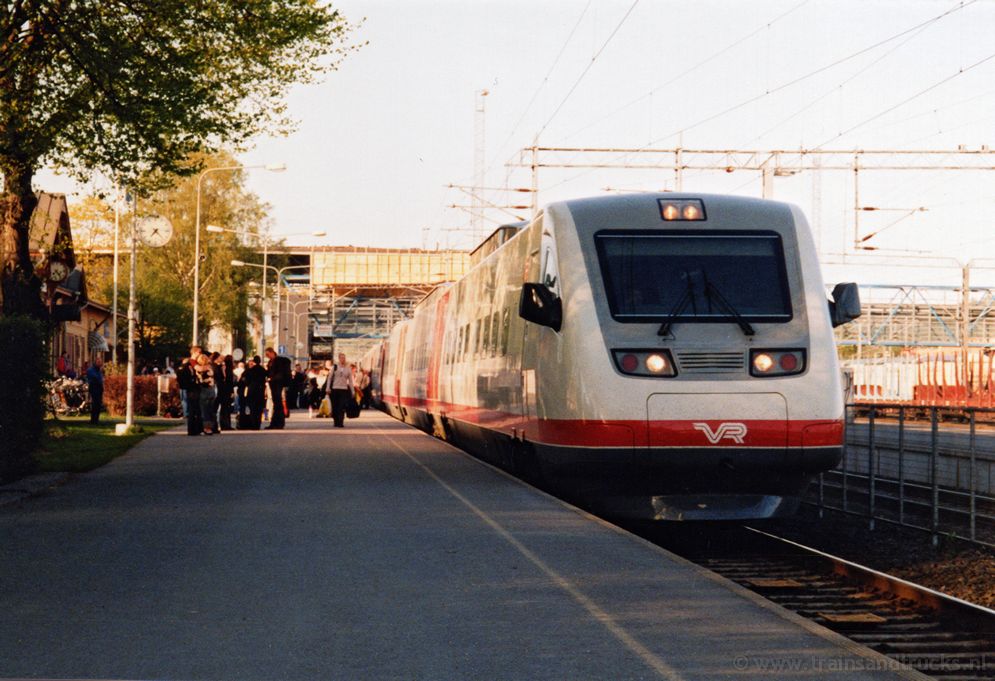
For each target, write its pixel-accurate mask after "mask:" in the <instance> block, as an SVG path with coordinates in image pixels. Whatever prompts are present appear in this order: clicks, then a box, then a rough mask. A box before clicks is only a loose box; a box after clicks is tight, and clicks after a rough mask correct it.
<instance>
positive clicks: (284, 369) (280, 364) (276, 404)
mask: <svg viewBox="0 0 995 681" xmlns="http://www.w3.org/2000/svg"><path fill="white" fill-rule="evenodd" d="M266 359H267V361H268V363H267V365H266V376H267V378H269V391H270V395H271V396H272V398H273V413H272V414H270V419H269V425H268V426H266V430H281V429H282V428H283V426H284V424H285V423H286V418H287V404H286V396H285V392H286V389H287V385H288V384H289V383H290V373H291V370H290V358H289V357H284V356H282V355H278V354H276V350H274V349H273V348H266Z"/></svg>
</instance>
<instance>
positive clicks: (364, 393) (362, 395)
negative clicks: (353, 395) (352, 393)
mask: <svg viewBox="0 0 995 681" xmlns="http://www.w3.org/2000/svg"><path fill="white" fill-rule="evenodd" d="M356 389H357V390H358V391H359V405H360V406H361V407H362V408H363V409H369V408H370V397H371V393H370V390H371V386H370V372H369V371H367V370H366V369H362V368H361V369H360V370H359V385H357V386H356Z"/></svg>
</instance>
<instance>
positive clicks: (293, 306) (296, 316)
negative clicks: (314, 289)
mask: <svg viewBox="0 0 995 681" xmlns="http://www.w3.org/2000/svg"><path fill="white" fill-rule="evenodd" d="M301 305H307V308H306V309H305V311H304V312H298V311H297V308H298V307H300V306H301ZM287 308H288V310H289V311H290V319H291V320H292V321H291V325H292V326H291V328H290V330H292V331H293V333H291V334H290V335H289V337H288V340H289V339H290V338H293V339H294V359H295V360H297V361H300V357H299V356H298V355H297V352H296V351H297V348H298V346H299V345H300V330H301V323H300V318H301V315H305V316H306V315H307V314H309V313H310V311H311V299H310V298H309V299H307V300H298V301H297V302H296V303H291V302H290V299H289V296H288V299H287ZM310 355H311V353H310V352H308V357H309V358H310Z"/></svg>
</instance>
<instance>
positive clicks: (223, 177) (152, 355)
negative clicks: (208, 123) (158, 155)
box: [70, 153, 269, 362]
mask: <svg viewBox="0 0 995 681" xmlns="http://www.w3.org/2000/svg"><path fill="white" fill-rule="evenodd" d="M188 162H189V163H190V164H191V165H193V166H202V167H206V168H219V167H231V166H235V165H237V162H236V161H235V159H234V158H233V157H232V156H231V154H228V153H221V154H212V155H210V156H194V157H192V158H190V159H189V160H188ZM200 204H201V234H200V247H201V249H200V252H201V276H200V313H201V321H202V322H206V323H202V327H203V328H207V327H210V326H215V327H221V328H222V329H223V330H224V331H226V332H230V333H232V334H234V335H236V336H241V335H242V334H244V333H245V332H246V326H247V324H248V319H247V314H246V310H247V309H248V305H249V291H250V290H252V289H253V287H254V286H255V283H256V282H257V281H261V275H260V270H259V269H258V268H251V269H249V268H234V267H232V265H231V261H232V260H254V259H255V258H254V257H253V256H252V255H251V254H252V253H253V251H254V249H255V248H257V244H258V238H257V237H256V236H255V235H257V234H259V233H265V231H266V229H267V228H268V226H269V219H268V217H267V213H266V208H267V207H266V205H265V204H263V203H261V202H260V201H259V199H258V197H256V196H255V195H254V194H252V193H250V192H248V191H247V190H246V188H245V172H244V171H231V172H220V173H210V174H208V175H206V176H205V178H204V180H203V182H202V183H201V197H200ZM196 210H197V178H196V177H186V178H176V184H175V185H174V186H172V187H169V188H166V189H160V190H158V191H156V192H152V193H151V195H150V196H148V197H145V198H143V197H139V198H138V199H137V204H132V205H131V206H130V207H129V208H128V209H127V210H126V211H124V213H123V214H122V216H121V236H120V249H121V256H120V274H119V277H120V284H119V300H120V302H119V304H120V305H121V309H122V311H123V310H124V309H125V308H126V306H127V304H128V283H127V282H128V271H129V261H128V258H129V252H130V251H129V247H128V242H127V239H128V235H129V234H130V231H129V230H130V229H131V223H132V220H133V218H134V215H135V214H137V215H140V216H141V215H151V214H156V215H161V216H163V217H165V218H167V219H168V220H169V221H170V223H171V224H172V226H173V237H172V239H171V240H170V241H169V243H167V244H166V245H165V246H163V247H161V248H148V247H145V246H139V248H138V253H139V255H138V262H137V267H136V273H137V279H136V288H137V294H138V295H137V304H138V312H139V323H138V344H139V347H138V355H139V356H140V357H141V358H142V359H145V360H148V361H156V362H161V361H162V360H163V359H164V358H165V357H174V358H175V357H177V356H179V354H180V353H181V352H182V351H183V350H184V349H185V348H186V346H187V345H189V342H190V331H191V328H192V325H193V316H192V315H193V309H192V305H193V263H194V247H195V227H196ZM70 215H71V218H72V225H73V240H74V246H75V249H76V252H77V258H78V259H79V260H80V261H81V262H85V263H87V264H85V265H84V271H86V276H87V284H88V293H89V296H90V297H91V298H94V299H97V300H99V301H101V302H104V303H107V302H109V301H110V300H111V298H112V282H113V274H112V260H111V258H109V257H106V256H105V257H101V258H96V257H93V255H92V251H93V250H95V249H100V250H103V249H110V248H112V247H113V244H114V241H113V239H114V223H113V220H114V217H113V210H112V209H111V208H110V207H109V206H107V204H106V203H105V202H104V201H103V200H102V199H100V198H98V197H86V198H84V199H83V200H82V201H81V202H79V203H76V204H73V205H71V206H70ZM207 225H217V226H220V227H222V228H223V229H225V230H229V231H224V232H221V233H220V234H219V233H213V232H208V231H207V230H206V227H207Z"/></svg>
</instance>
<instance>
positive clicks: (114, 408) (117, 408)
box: [104, 374, 183, 416]
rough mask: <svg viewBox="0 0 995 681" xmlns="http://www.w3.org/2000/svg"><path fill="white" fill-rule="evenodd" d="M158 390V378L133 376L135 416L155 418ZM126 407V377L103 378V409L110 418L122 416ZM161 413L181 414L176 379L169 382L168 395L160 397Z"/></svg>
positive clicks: (118, 375)
mask: <svg viewBox="0 0 995 681" xmlns="http://www.w3.org/2000/svg"><path fill="white" fill-rule="evenodd" d="M158 390H159V377H158V376H135V416H157V414H156V404H157V403H156V398H157V394H156V393H157V391H158ZM127 405H128V377H127V376H124V375H120V374H117V375H113V376H107V377H105V378H104V409H106V410H107V413H108V414H109V415H111V416H124V412H125V410H126V409H127ZM162 411H163V414H165V415H172V416H177V415H181V414H182V413H183V410H182V407H181V405H180V390H179V388H178V387H177V386H176V379H175V378H171V379H170V380H169V393H168V394H167V393H164V394H163V396H162Z"/></svg>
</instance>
